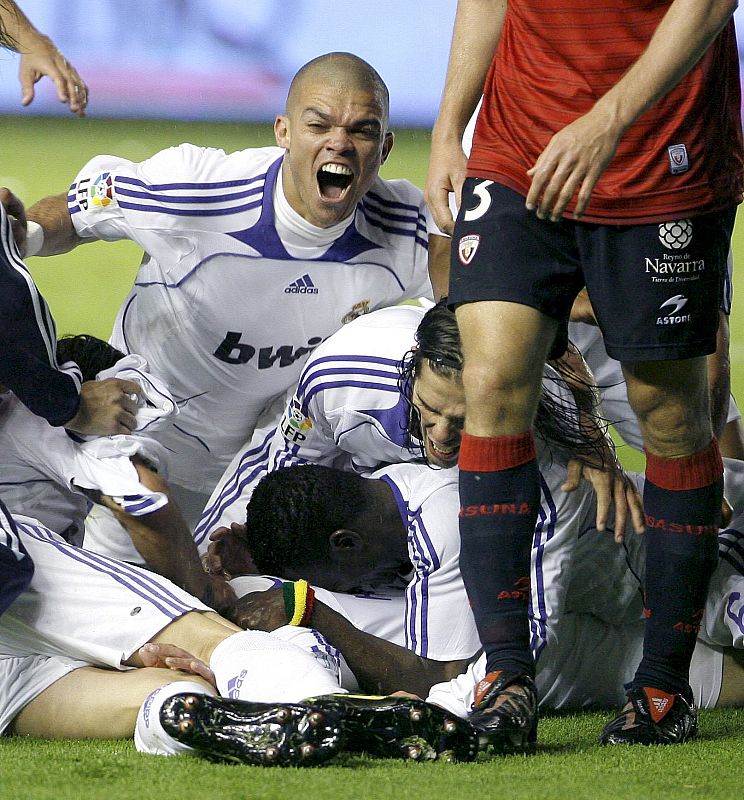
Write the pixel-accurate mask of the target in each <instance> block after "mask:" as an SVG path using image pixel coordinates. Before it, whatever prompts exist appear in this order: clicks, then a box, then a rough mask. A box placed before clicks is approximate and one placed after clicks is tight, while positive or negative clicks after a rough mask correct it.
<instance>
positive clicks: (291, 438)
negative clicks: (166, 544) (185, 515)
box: [194, 303, 642, 552]
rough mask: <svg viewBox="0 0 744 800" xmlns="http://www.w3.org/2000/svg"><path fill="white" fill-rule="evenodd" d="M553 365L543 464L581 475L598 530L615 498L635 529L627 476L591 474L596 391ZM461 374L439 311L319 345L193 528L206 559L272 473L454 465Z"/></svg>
mask: <svg viewBox="0 0 744 800" xmlns="http://www.w3.org/2000/svg"><path fill="white" fill-rule="evenodd" d="M558 366H559V368H560V370H561V372H560V374H558V373H557V372H556V371H555V370H554V369H553V368H552V367H546V369H545V376H544V381H543V396H542V399H541V402H540V406H539V412H538V421H537V430H538V438H539V444H540V451H541V455H540V459H541V466H543V467H544V468H545V469H546V470H547V469H549V468H550V465H551V463H553V462H556V461H560V462H563V463H566V462H568V463H569V464H570V467H569V472H568V474H567V476H566V485H567V488H568V487H569V486H572V485H576V483H577V482H578V474H579V472H580V470H581V468H582V467H583V468H584V470H585V474H586V475H587V477H589V479H590V480H592V482H593V484H594V485H595V487H596V490H597V492H598V495H599V499H600V502H599V504H598V524H599V525H600V527H601V526H602V525H603V523H604V521H605V520H606V518H607V513H608V508H609V506H610V504H611V501H614V503H615V505H616V514H618V515H619V518H620V517H622V518H624V517H625V515H626V514H627V509H628V507H629V508H630V512H631V514H632V516H633V519H634V521H635V522H636V524H637V526H639V527H640V525H641V521H642V518H641V509H640V502H639V499H638V498H637V496H636V495H635V494H634V491H635V490H634V487H629V486H628V484H627V483H626V482H625V481H624V480H623V478H622V474H621V473H620V472H617V471H612V470H610V471H603V470H599V469H590V468H589V467H588V466H586V465H587V462H589V463H594V464H599V463H601V462H602V460H603V459H604V460H607V455H608V453H607V452H603V451H601V450H600V451H598V443H601V442H603V434H604V426H603V424H602V421H601V420H597V419H596V408H594V407H593V404H592V403H593V399H594V398H593V394H592V391H591V390H589V389H588V388H587V386H586V385H584V384H581V383H580V382H579V381H578V380H577V378H578V376H577V375H576V373H574V372H573V371H572V370H573V366H572V365H571V370H569V369H567V366H566V365H565V364H563V363H560V364H558ZM461 369H462V353H461V349H460V338H459V333H458V330H457V323H456V321H455V316H454V314H453V313H452V312H451V311H450V310H449V309H448V308H447V307H446V305H444V303H438V304H437V305H436V306H434V307H433V308H431V309H430V310H428V311H427V310H426V309H423V308H417V307H412V306H403V307H397V308H388V309H383V310H380V311H376V312H373V313H372V314H369V315H366V316H364V317H361V318H360V319H357V320H354V322H352V323H350V324H349V325H346V326H344V327H343V328H342V329H341V330H340V331H338V332H337V333H335V334H334V335H333V336H331V337H330V338H329V339H328V340H327V341H325V342H324V343H323V344H322V345H320V346H319V347H318V348H317V350H316V351H315V352H314V353H313V355H312V356H311V357H310V359H309V360H308V363H307V365H306V366H305V368H304V370H303V372H302V375H301V376H300V380H299V384H298V386H297V388H296V390H294V391H293V392H288V393H287V397H286V398H284V399H283V400H282V399H279V400H277V401H276V402H275V403H274V404H273V405H272V406H271V407H270V408H269V409H268V410H267V412H266V413H265V415H264V418H263V420H262V422H260V423H259V425H258V427H257V429H256V432H255V433H254V436H253V438H252V439H251V441H250V442H249V443H248V444H247V445H246V446H245V447H244V448H243V449H242V450H241V451H240V452H239V453H238V454H237V455H236V456H235V458H234V459H233V461H232V463H231V464H230V466H229V467H228V469H227V471H226V472H225V474H224V476H223V478H222V480H221V481H220V483H219V484H218V485H217V487H216V488H215V490H214V492H213V494H212V497H211V498H210V501H209V503H208V504H207V507H206V508H205V510H204V513H203V514H202V516H201V519H200V520H199V523H198V524H197V526H196V528H195V534H194V536H195V539H196V541H197V545H198V547H199V549H200V551H202V552H203V551H204V550H206V547H207V544H208V541H207V540H208V536H209V534H210V533H211V532H213V531H214V530H216V529H217V528H219V527H222V526H227V525H229V524H230V523H232V522H243V521H244V518H245V504H246V503H247V501H248V499H249V498H250V495H251V492H252V491H253V488H254V487H255V485H256V483H257V482H258V480H259V479H260V478H261V477H262V476H263V475H265V474H266V473H267V472H269V471H271V470H273V469H275V468H276V467H279V466H287V465H289V464H294V463H304V462H310V463H316V464H324V465H327V466H340V467H343V468H345V469H350V470H352V471H357V472H358V471H360V470H368V469H374V468H376V467H378V466H380V465H382V464H386V463H398V462H401V461H410V460H425V461H427V462H428V463H429V464H431V465H432V466H434V467H442V468H448V467H452V466H454V465H455V464H456V463H457V456H458V452H459V443H460V436H461V432H462V420H463V414H464V398H463V389H462V382H461V380H460V373H461ZM567 373H569V377H570V378H571V379H572V387H573V389H574V391H575V392H576V394H577V396H579V397H581V398H582V406H583V408H584V409H585V414H584V417H583V424H584V426H585V427H584V428H583V429H582V430H580V431H579V430H578V427H577V420H578V419H580V417H579V416H578V412H577V409H576V407H575V406H574V402H573V398H572V397H571V395H570V394H569V392H568V391H567V386H566V383H565V381H564V380H563V378H565V376H566V374H567ZM587 396H588V401H585V400H584V398H586V397H587ZM609 455H610V460H611V462H612V463H614V461H613V460H612V455H611V453H610V454H609ZM572 459H573V460H572ZM612 463H611V464H610V466H611V465H612Z"/></svg>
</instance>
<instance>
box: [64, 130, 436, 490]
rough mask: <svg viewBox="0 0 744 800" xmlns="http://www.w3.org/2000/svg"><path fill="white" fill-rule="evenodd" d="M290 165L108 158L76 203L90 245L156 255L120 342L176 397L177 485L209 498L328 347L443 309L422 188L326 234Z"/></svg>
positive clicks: (269, 152) (174, 151) (209, 153)
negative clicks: (374, 321) (342, 332)
mask: <svg viewBox="0 0 744 800" xmlns="http://www.w3.org/2000/svg"><path fill="white" fill-rule="evenodd" d="M283 152H284V151H283V150H282V149H280V148H276V147H268V148H259V149H252V150H244V151H241V152H237V153H233V154H230V155H227V154H225V153H224V152H223V151H221V150H213V149H204V148H199V147H195V146H193V145H188V144H184V145H181V146H179V147H175V148H171V149H168V150H164V151H162V152H161V153H158V154H157V155H155V156H153V157H152V158H150V159H148V160H147V161H143V162H141V163H138V164H135V163H132V162H129V161H125V160H124V159H120V158H115V157H111V156H101V157H98V158H96V159H93V161H91V162H90V163H88V164H87V165H86V166H85V167H84V168H83V170H82V171H81V172H80V174H79V175H78V176H77V178H76V180H75V183H74V184H73V185H72V187H71V189H70V194H69V210H70V214H71V217H72V220H73V223H74V225H75V229H76V230H77V232H78V234H79V235H80V236H81V237H82V238H89V237H93V238H97V239H106V240H115V239H132V240H134V241H136V242H137V243H138V244H139V245H141V246H142V248H143V249H144V251H145V258H144V261H143V263H142V265H141V267H140V270H139V274H138V276H137V279H136V281H135V285H134V287H133V289H132V291H131V292H130V294H129V296H128V297H127V298H126V300H125V301H124V304H123V305H122V307H121V309H120V312H119V315H118V318H117V320H116V324H115V330H114V333H113V336H112V342H113V343H114V344H115V345H116V346H117V347H119V348H120V349H122V350H124V351H125V352H136V353H140V354H141V355H143V356H144V357H145V358H146V359H147V361H148V363H149V364H150V368H151V371H152V373H153V374H154V375H157V376H158V377H160V378H162V379H163V380H165V381H166V383H167V384H168V386H169V387H170V390H171V392H172V394H173V396H174V398H175V400H176V401H177V403H178V405H179V407H180V415H179V418H178V420H177V421H176V422H175V423H174V425H173V426H171V427H170V428H168V429H167V430H165V431H162V432H158V433H157V434H155V435H156V436H157V438H158V439H159V440H160V441H161V442H162V443H163V444H164V445H165V446H166V447H167V448H168V449H169V450H171V451H172V460H171V472H170V475H171V481H172V482H173V483H176V484H178V485H179V486H183V487H185V488H187V489H190V490H193V491H197V492H205V493H206V492H210V491H211V490H212V489H213V488H214V485H215V484H216V483H217V481H218V480H219V478H220V476H221V475H222V473H223V472H224V470H225V467H226V466H227V465H228V463H229V462H230V459H231V458H232V457H233V455H234V454H235V453H236V452H237V450H238V449H239V447H240V446H241V445H243V444H244V443H245V442H246V441H247V440H248V438H249V437H250V435H251V433H252V431H253V427H254V425H255V423H256V420H257V419H258V416H259V413H260V412H261V411H262V410H263V408H264V407H265V406H266V404H267V403H268V401H269V400H271V399H272V398H274V397H275V396H277V395H278V394H281V393H282V392H284V391H286V390H287V389H288V388H289V387H290V386H293V385H296V382H297V379H298V378H299V375H300V371H301V369H302V366H303V364H304V363H305V361H306V360H307V357H308V355H309V354H310V353H311V352H312V351H313V350H314V349H315V348H316V347H317V346H318V345H319V344H320V343H321V342H322V341H323V340H324V339H325V338H326V337H328V336H329V335H330V334H331V333H333V332H334V331H336V330H338V329H339V328H340V327H341V326H342V325H343V324H345V323H346V322H348V321H350V320H351V319H353V318H354V317H356V316H360V315H361V314H364V313H366V312H368V311H372V310H374V309H376V308H381V307H384V306H390V305H394V304H395V303H397V302H399V301H401V300H403V299H406V298H409V297H417V296H419V295H426V296H430V295H431V287H430V284H429V279H428V272H427V242H428V234H427V229H428V227H429V223H428V221H427V213H428V212H427V211H426V207H425V205H424V202H423V196H422V193H421V191H420V190H419V189H417V188H416V187H414V186H413V185H412V184H410V183H408V182H407V181H385V180H382V179H381V178H378V179H377V181H376V182H375V184H374V185H373V187H372V189H371V190H370V191H369V192H368V193H367V194H366V195H365V196H364V197H363V198H362V200H361V201H360V203H359V204H358V206H357V209H356V211H355V213H354V215H353V217H352V218H351V219H350V220H347V221H345V222H344V223H342V224H339V225H337V226H335V227H334V228H333V229H331V230H329V231H325V230H322V229H318V228H314V227H313V226H310V225H308V223H307V222H306V221H305V220H303V219H302V218H301V217H300V216H299V215H297V214H296V213H295V212H294V211H293V210H292V209H291V208H290V207H289V205H288V203H287V202H286V200H285V199H284V195H283V191H282V188H281V172H280V169H281V164H282V156H283ZM432 230H433V228H432Z"/></svg>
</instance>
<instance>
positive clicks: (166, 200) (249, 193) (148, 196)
mask: <svg viewBox="0 0 744 800" xmlns="http://www.w3.org/2000/svg"><path fill="white" fill-rule="evenodd" d="M261 192H263V186H257V187H254V188H252V189H245V190H244V191H242V192H233V193H232V194H221V195H218V196H213V195H191V196H189V197H180V196H179V197H173V196H172V195H168V194H154V193H152V192H137V191H135V190H134V189H123V188H121V187H120V186H118V182H117V188H116V197H117V200H118V198H120V197H132V198H137V199H139V200H150V201H152V202H153V203H158V204H160V205H158V208H157V209H155V208H153V210H164V207H166V206H171V205H176V206H178V205H193V204H196V203H200V204H202V205H210V204H215V203H229V202H231V201H233V200H243V199H244V198H246V197H255V196H256V195H260V194H261ZM119 205H121V201H119Z"/></svg>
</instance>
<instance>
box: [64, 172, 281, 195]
mask: <svg viewBox="0 0 744 800" xmlns="http://www.w3.org/2000/svg"><path fill="white" fill-rule="evenodd" d="M265 179H266V173H265V172H264V173H263V174H262V175H256V176H254V177H253V178H250V179H248V180H245V179H235V180H230V181H214V182H211V183H145V182H144V181H141V180H139V179H138V178H130V177H128V176H126V175H115V176H114V181H115V182H116V183H128V184H130V186H139V187H141V188H142V189H146V190H148V191H151V192H164V191H165V192H167V191H180V190H181V189H230V188H232V187H235V186H250V185H251V184H253V183H262V182H263V181H264V180H265ZM73 185H74V184H73Z"/></svg>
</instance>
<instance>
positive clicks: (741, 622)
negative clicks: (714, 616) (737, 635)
mask: <svg viewBox="0 0 744 800" xmlns="http://www.w3.org/2000/svg"><path fill="white" fill-rule="evenodd" d="M739 600H741V595H740V594H739V592H731V593H730V594H729V598H728V603H726V616H727V617H728V618H729V619H730V620H731V621H732V622H733V623H734V624H735V625H736V627H737V628H738V629H739V630H740V631H741V632H742V633H744V619H742V617H743V616H744V608H742V607H741V606H739V611H738V613H735V612H734V611H733V606H734V604H735V603H737V602H738V601H739Z"/></svg>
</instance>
